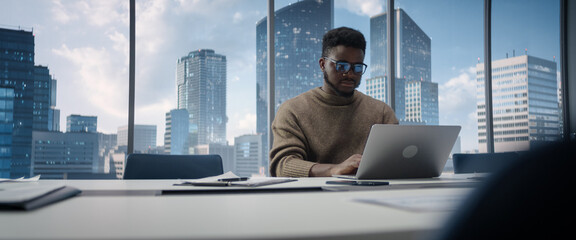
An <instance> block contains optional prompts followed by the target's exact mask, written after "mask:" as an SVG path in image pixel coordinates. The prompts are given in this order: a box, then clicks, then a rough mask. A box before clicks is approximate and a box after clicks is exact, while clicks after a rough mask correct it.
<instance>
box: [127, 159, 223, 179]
mask: <svg viewBox="0 0 576 240" xmlns="http://www.w3.org/2000/svg"><path fill="white" fill-rule="evenodd" d="M223 172H224V170H223V168H222V158H221V157H220V155H157V154H140V153H133V154H130V155H128V158H127V159H126V166H125V167H124V179H196V178H204V177H210V176H216V175H220V174H222V173H223Z"/></svg>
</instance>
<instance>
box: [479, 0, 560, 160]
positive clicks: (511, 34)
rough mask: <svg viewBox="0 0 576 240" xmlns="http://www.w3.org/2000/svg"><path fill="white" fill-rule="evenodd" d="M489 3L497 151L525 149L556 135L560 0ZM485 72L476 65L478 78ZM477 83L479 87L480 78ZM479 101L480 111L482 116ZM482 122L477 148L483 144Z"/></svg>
mask: <svg viewBox="0 0 576 240" xmlns="http://www.w3.org/2000/svg"><path fill="white" fill-rule="evenodd" d="M492 9H493V10H492V95H493V96H492V99H493V119H494V120H493V125H494V150H495V152H509V151H526V150H530V149H533V148H534V147H536V146H538V145H540V144H542V143H544V142H549V141H558V140H560V139H561V137H562V124H563V120H562V117H561V116H562V111H561V109H562V107H561V104H562V97H561V96H559V93H560V90H559V86H560V76H561V75H560V61H561V59H560V46H559V43H560V39H559V37H560V22H559V19H560V18H559V13H560V1H558V0H556V1H546V0H532V1H520V0H512V1H493V2H492ZM478 67H479V69H482V68H483V67H484V65H483V64H478ZM483 76H484V74H483V72H481V71H479V74H478V78H479V79H480V80H483ZM478 84H479V91H482V92H483V91H484V88H483V81H479V82H478ZM481 86H482V87H481ZM479 93H480V92H479ZM483 103H484V102H483V101H479V111H478V114H479V116H484V115H483V114H482V113H483V111H482V110H483V109H484V108H483V107H482V106H483ZM484 112H485V111H484ZM479 120H482V118H479ZM479 122H480V121H479ZM482 126H485V125H484V124H482V122H480V124H479V136H480V138H479V141H480V150H481V151H482V150H483V149H485V148H486V144H485V142H483V141H485V132H486V130H485V129H484V128H482Z"/></svg>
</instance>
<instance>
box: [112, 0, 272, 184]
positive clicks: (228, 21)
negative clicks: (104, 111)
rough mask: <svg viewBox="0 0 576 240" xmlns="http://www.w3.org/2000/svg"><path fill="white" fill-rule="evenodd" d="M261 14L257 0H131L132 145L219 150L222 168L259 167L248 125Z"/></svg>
mask: <svg viewBox="0 0 576 240" xmlns="http://www.w3.org/2000/svg"><path fill="white" fill-rule="evenodd" d="M266 14H267V1H265V0H258V1H254V0H234V1H229V0H219V1H214V0H200V1H156V0H137V1H136V58H137V59H136V114H135V146H134V150H135V152H148V153H159V154H207V153H210V154H219V155H221V156H222V159H223V162H224V171H225V172H226V171H233V172H234V173H235V174H238V175H242V176H251V175H252V174H260V173H265V172H266V171H265V169H264V167H267V158H261V156H260V155H259V153H260V152H261V151H262V150H261V147H262V146H261V144H262V143H261V139H262V137H261V136H260V135H257V130H256V96H257V95H256V89H257V86H256V79H257V78H256V74H257V71H256V65H257V56H256V54H257V50H256V48H257V44H258V42H257V27H258V26H259V25H258V23H259V22H261V21H264V25H265V23H266V18H265V17H266ZM264 40H265V39H264ZM120 142H121V141H120V139H119V143H120ZM246 151H249V154H247V152H246ZM235 156H237V157H238V158H235ZM236 167H237V168H236Z"/></svg>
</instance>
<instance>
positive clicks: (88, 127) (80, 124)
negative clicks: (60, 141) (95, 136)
mask: <svg viewBox="0 0 576 240" xmlns="http://www.w3.org/2000/svg"><path fill="white" fill-rule="evenodd" d="M97 126H98V117H96V116H82V115H76V114H72V115H70V116H68V117H66V132H87V133H96V130H97Z"/></svg>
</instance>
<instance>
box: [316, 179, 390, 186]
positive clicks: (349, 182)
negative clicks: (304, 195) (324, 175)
mask: <svg viewBox="0 0 576 240" xmlns="http://www.w3.org/2000/svg"><path fill="white" fill-rule="evenodd" d="M326 184H341V185H357V186H381V185H389V184H390V182H382V181H354V180H337V181H326Z"/></svg>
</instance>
